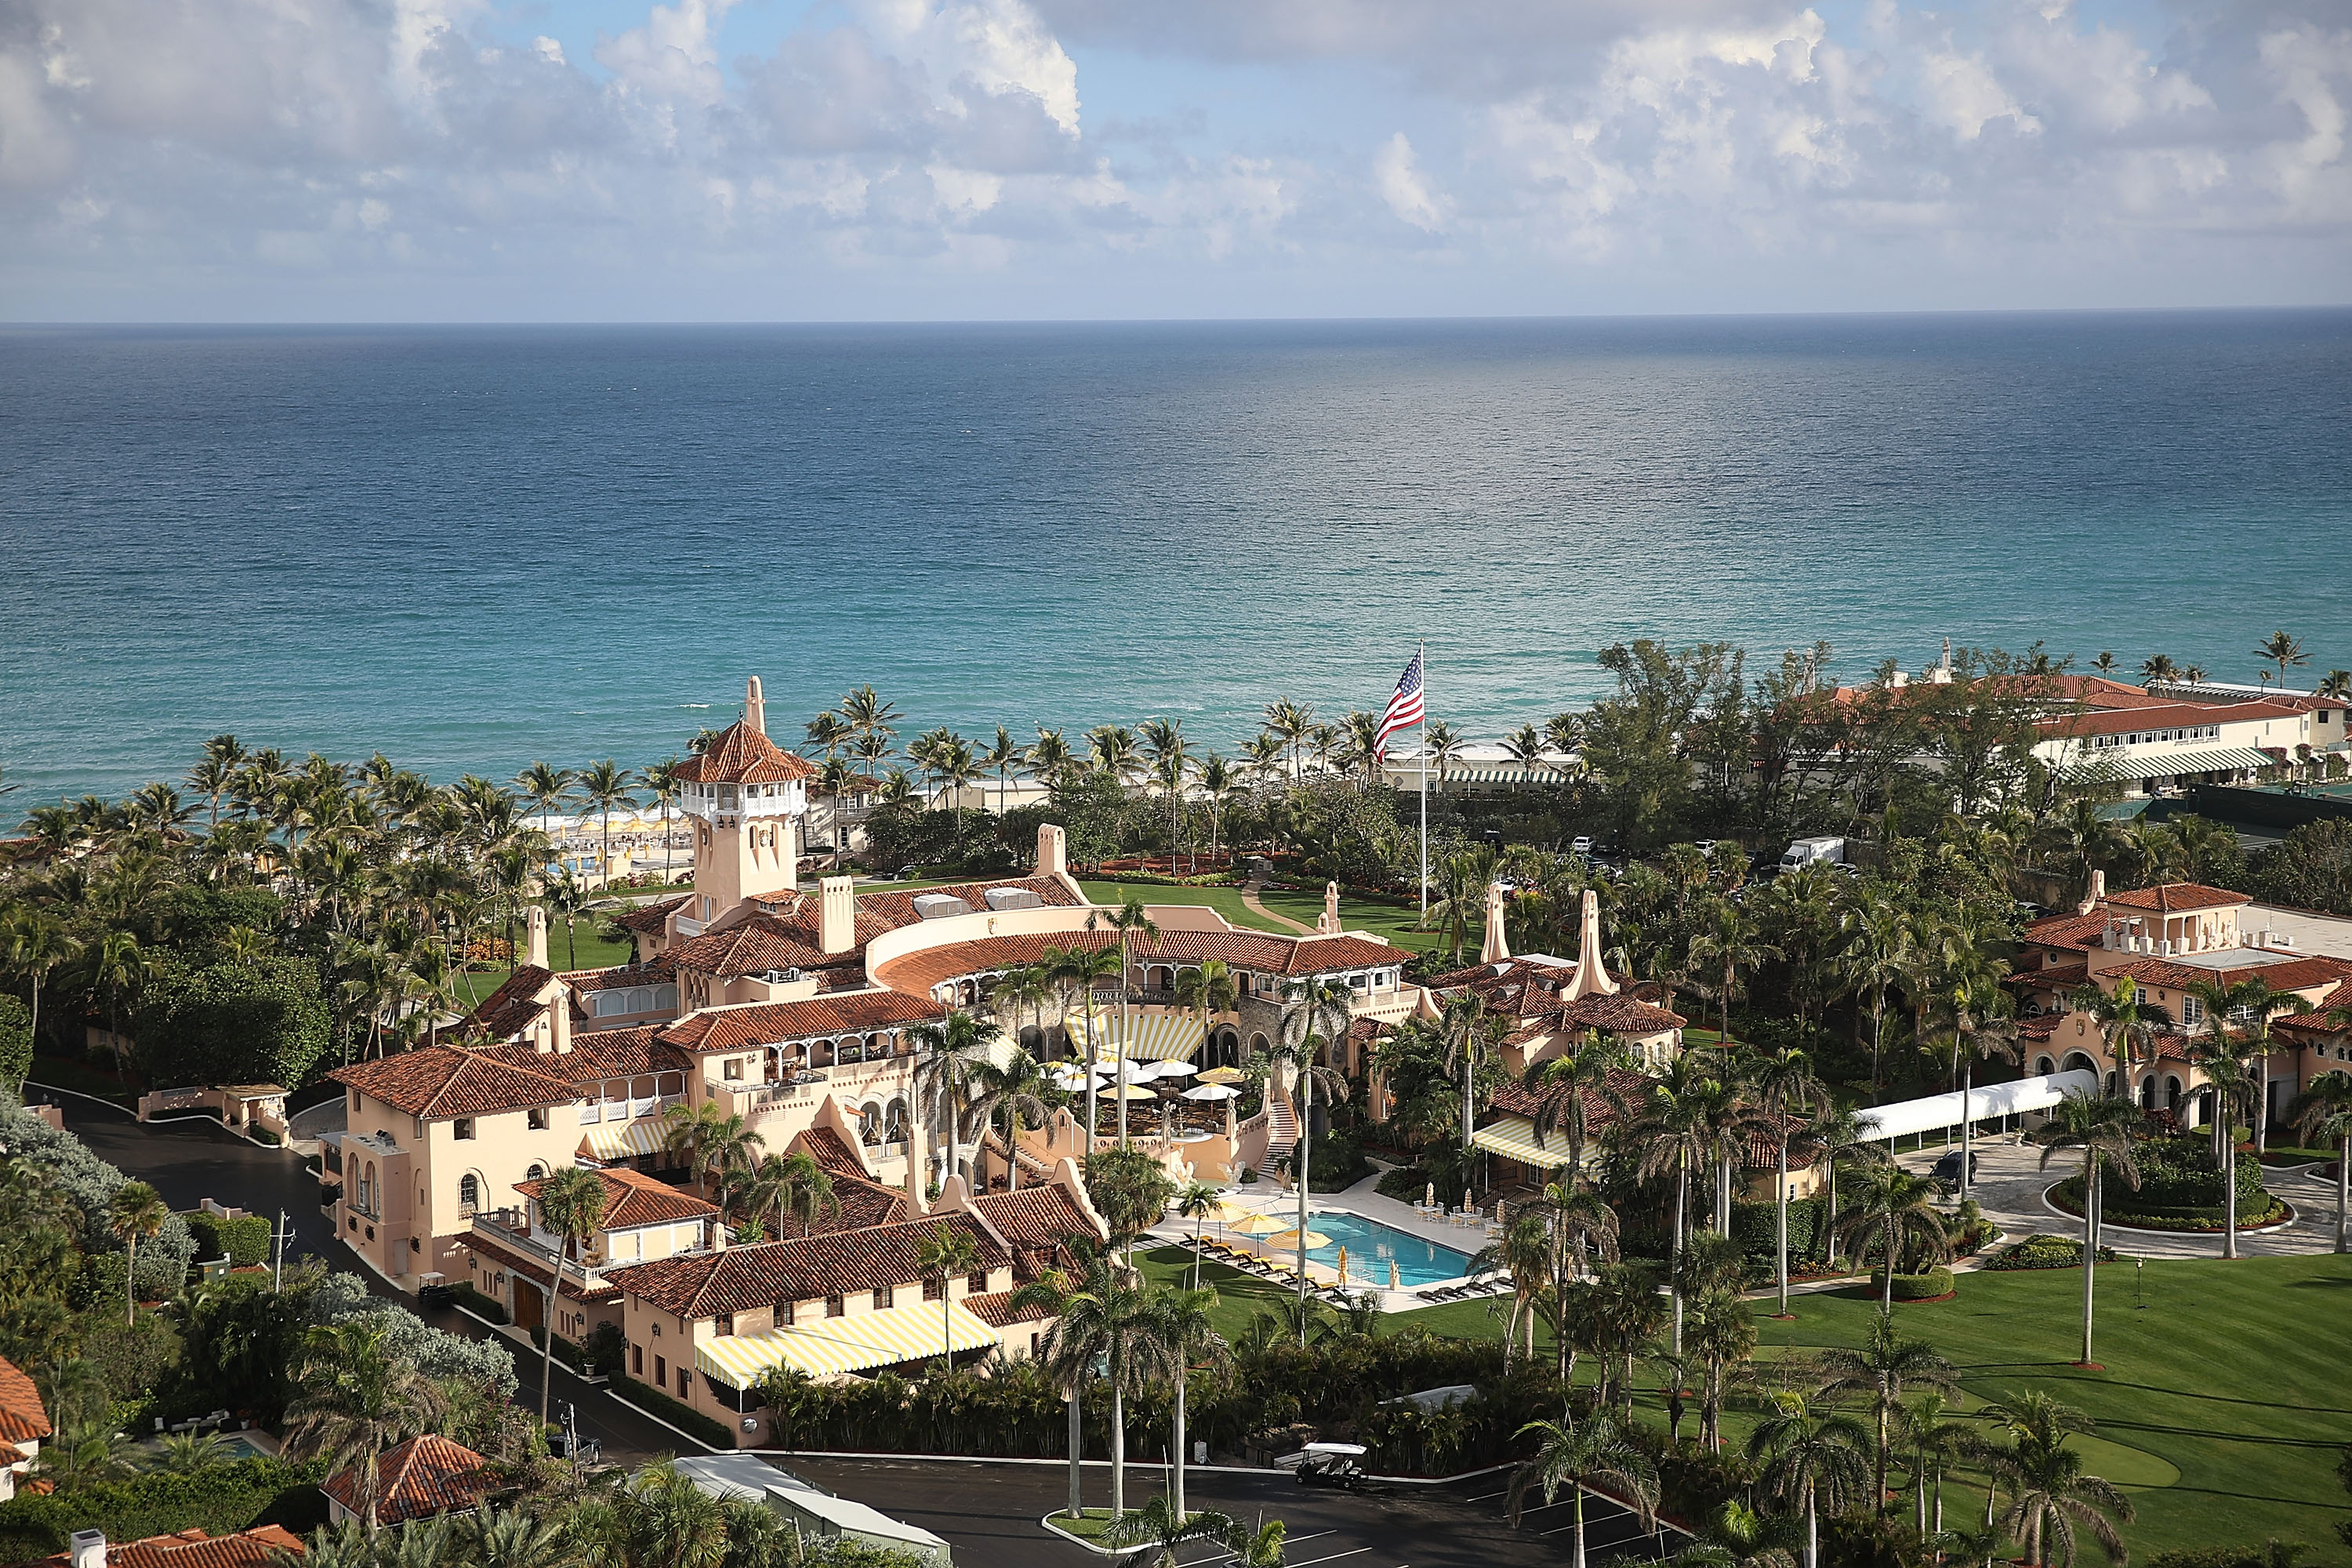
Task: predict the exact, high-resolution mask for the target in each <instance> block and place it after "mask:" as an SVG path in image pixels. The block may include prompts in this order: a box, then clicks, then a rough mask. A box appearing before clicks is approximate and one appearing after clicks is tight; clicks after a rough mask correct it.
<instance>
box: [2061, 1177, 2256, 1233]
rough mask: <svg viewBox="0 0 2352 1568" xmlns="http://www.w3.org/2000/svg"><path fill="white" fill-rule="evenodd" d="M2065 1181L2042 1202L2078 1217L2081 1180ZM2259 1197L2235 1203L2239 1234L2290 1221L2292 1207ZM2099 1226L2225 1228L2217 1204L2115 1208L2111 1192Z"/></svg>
mask: <svg viewBox="0 0 2352 1568" xmlns="http://www.w3.org/2000/svg"><path fill="white" fill-rule="evenodd" d="M2072 1184H2073V1185H2074V1187H2075V1189H2076V1190H2075V1191H2074V1192H2072V1193H2069V1192H2066V1191H2065V1190H2064V1189H2065V1188H2066V1187H2067V1186H2068V1185H2069V1183H2068V1182H2061V1183H2059V1184H2057V1185H2056V1186H2054V1187H2052V1188H2051V1189H2050V1190H2049V1191H2048V1192H2046V1193H2044V1194H2042V1202H2043V1203H2045V1204H2047V1205H2049V1206H2050V1207H2051V1208H2053V1209H2054V1210H2056V1211H2057V1212H2058V1213H2060V1214H2063V1215H2069V1216H2071V1217H2073V1218H2074V1219H2080V1218H2082V1217H2083V1199H2082V1195H2081V1180H2080V1178H2074V1179H2073V1181H2072ZM2263 1198H2264V1199H2266V1200H2267V1202H2266V1203H2264V1204H2263V1205H2262V1206H2260V1207H2255V1206H2252V1205H2247V1204H2240V1205H2238V1225H2237V1230H2238V1234H2239V1235H2240V1236H2251V1235H2252V1234H2254V1233H2255V1232H2257V1231H2264V1230H2275V1229H2277V1228H2278V1227H2280V1226H2286V1225H2292V1224H2294V1205H2292V1204H2289V1203H2288V1202H2286V1200H2284V1198H2279V1197H2275V1196H2273V1195H2272V1194H2270V1193H2268V1192H2264V1193H2263ZM2099 1226H2100V1228H2101V1229H2114V1230H2137V1231H2144V1232H2147V1234H2149V1235H2153V1236H2220V1235H2221V1233H2222V1232H2223V1231H2225V1230H2227V1229H2228V1228H2229V1226H2225V1225H2224V1224H2222V1222H2221V1205H2218V1204H2216V1205H2213V1206H2212V1207H2210V1208H2182V1209H2134V1210H2126V1211H2119V1210H2117V1209H2116V1207H2115V1199H2114V1196H2113V1195H2112V1194H2109V1195H2108V1198H2107V1203H2106V1205H2105V1207H2104V1208H2103V1209H2102V1210H2101V1212H2100V1215H2099Z"/></svg>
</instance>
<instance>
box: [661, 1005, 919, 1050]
mask: <svg viewBox="0 0 2352 1568" xmlns="http://www.w3.org/2000/svg"><path fill="white" fill-rule="evenodd" d="M945 1015H946V1010H945V1009H944V1008H942V1007H941V1006H940V1005H939V1004H938V1003H936V1002H934V1001H932V1000H931V999H930V998H929V996H909V995H907V994H902V993H900V992H897V991H847V992H835V993H833V994H828V995H824V996H812V997H809V998H808V999H807V1000H805V1001H801V1002H754V1003H751V1004H749V1005H743V1006H735V1007H711V1008H707V1009H705V1010H703V1011H701V1012H698V1013H690V1014H688V1016H685V1017H683V1018H680V1019H679V1020H678V1021H677V1023H675V1024H671V1025H669V1026H667V1027H666V1028H664V1029H663V1030H662V1031H661V1038H662V1040H663V1041H664V1042H665V1043H667V1044H668V1045H672V1046H675V1047H678V1048H679V1049H681V1050H687V1051H696V1052H701V1051H734V1050H741V1049H742V1048H744V1047H747V1046H772V1045H775V1044H778V1043H780V1042H782V1041H785V1040H806V1039H814V1038H817V1037H820V1036H832V1035H844V1034H851V1033H856V1032H860V1031H864V1030H867V1029H889V1028H903V1027H904V1026H907V1025H909V1024H924V1023H930V1022H933V1021H934V1020H937V1019H939V1018H940V1017H943V1016H945Z"/></svg>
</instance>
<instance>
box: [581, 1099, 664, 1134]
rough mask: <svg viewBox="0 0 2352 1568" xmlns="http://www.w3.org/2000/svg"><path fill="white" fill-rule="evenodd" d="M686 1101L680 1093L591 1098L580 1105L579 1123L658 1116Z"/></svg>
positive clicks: (582, 1124)
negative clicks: (628, 1097)
mask: <svg viewBox="0 0 2352 1568" xmlns="http://www.w3.org/2000/svg"><path fill="white" fill-rule="evenodd" d="M685 1103H686V1096H684V1095H682V1094H649V1095H646V1096H643V1097H641V1098H638V1099H632V1100H588V1101H586V1102H585V1103H584V1104H583V1105H582V1106H581V1107H580V1125H581V1126H583V1127H586V1126H590V1125H592V1124H593V1123H595V1122H599V1121H635V1120H636V1119H637V1118H638V1117H640V1116H658V1115H660V1114H661V1113H662V1112H663V1111H665V1110H668V1109H669V1108H670V1107H671V1106H673V1105H683V1104H685Z"/></svg>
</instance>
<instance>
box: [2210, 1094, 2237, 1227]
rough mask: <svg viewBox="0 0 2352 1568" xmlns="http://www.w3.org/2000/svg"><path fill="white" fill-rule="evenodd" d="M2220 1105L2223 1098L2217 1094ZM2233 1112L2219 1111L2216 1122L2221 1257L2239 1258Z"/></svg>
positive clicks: (2235, 1144)
mask: <svg viewBox="0 0 2352 1568" xmlns="http://www.w3.org/2000/svg"><path fill="white" fill-rule="evenodd" d="M2213 1098H2214V1100H2215V1101H2216V1103H2217V1105H2218V1104H2219V1102H2220V1100H2221V1096H2220V1095H2219V1094H2216V1095H2215V1096H2214V1097H2213ZM2231 1114H2232V1112H2231V1111H2230V1110H2228V1109H2227V1108H2226V1107H2221V1108H2220V1109H2218V1110H2217V1111H2216V1114H2215V1120H2216V1121H2221V1123H2222V1127H2221V1256H2222V1257H2223V1258H2235V1257H2237V1256H2238V1141H2237V1140H2236V1139H2235V1138H2232V1137H2231V1136H2230V1133H2231V1127H2230V1126H2229V1119H2230V1117H2231Z"/></svg>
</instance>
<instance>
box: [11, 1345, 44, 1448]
mask: <svg viewBox="0 0 2352 1568" xmlns="http://www.w3.org/2000/svg"><path fill="white" fill-rule="evenodd" d="M54 1430H55V1428H54V1427H52V1426H50V1425H49V1410H48V1406H47V1405H43V1404H42V1403H41V1391H40V1390H39V1389H38V1388H37V1387H35V1386H34V1385H33V1380H32V1379H31V1378H30V1377H27V1376H26V1374H25V1373H24V1370H23V1369H22V1368H21V1367H19V1366H17V1364H16V1363H15V1362H12V1361H10V1360H9V1359H8V1358H7V1357H6V1356H0V1442H5V1443H29V1442H32V1441H34V1440H35V1439H37V1438H41V1437H46V1436H48V1435H49V1434H50V1433H51V1432H52V1431H54Z"/></svg>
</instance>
